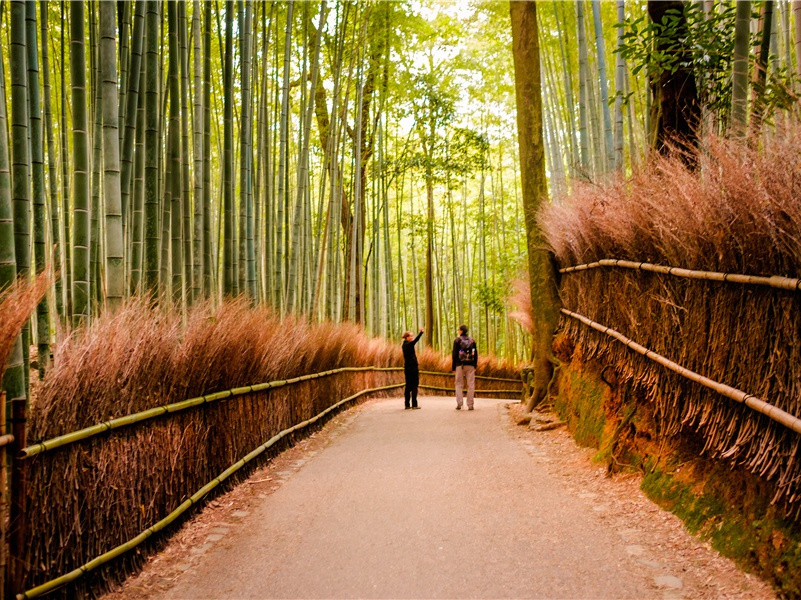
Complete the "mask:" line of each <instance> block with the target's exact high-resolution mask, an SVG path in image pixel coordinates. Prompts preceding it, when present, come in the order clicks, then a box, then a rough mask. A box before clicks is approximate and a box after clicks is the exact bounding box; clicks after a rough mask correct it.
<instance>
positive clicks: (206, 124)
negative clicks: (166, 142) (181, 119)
mask: <svg viewBox="0 0 801 600" xmlns="http://www.w3.org/2000/svg"><path fill="white" fill-rule="evenodd" d="M204 4H205V9H206V12H205V15H204V22H205V25H204V28H203V198H202V203H203V295H204V297H209V296H211V295H212V283H213V279H212V273H213V271H214V269H213V264H212V239H211V238H212V225H211V218H212V215H211V8H212V5H211V3H209V2H204ZM198 93H200V92H199V91H198Z"/></svg>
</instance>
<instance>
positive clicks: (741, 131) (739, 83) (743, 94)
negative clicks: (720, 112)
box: [729, 0, 751, 138]
mask: <svg viewBox="0 0 801 600" xmlns="http://www.w3.org/2000/svg"><path fill="white" fill-rule="evenodd" d="M750 34H751V2H750V0H740V1H739V2H737V15H736V20H735V27H734V66H733V70H732V91H731V124H730V126H729V129H730V131H731V134H732V135H733V136H734V137H736V138H743V137H745V134H746V130H747V128H746V124H747V119H748V61H749V50H750V49H749V44H750Z"/></svg>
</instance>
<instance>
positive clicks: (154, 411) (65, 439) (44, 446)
mask: <svg viewBox="0 0 801 600" xmlns="http://www.w3.org/2000/svg"><path fill="white" fill-rule="evenodd" d="M402 370H403V368H402V367H340V368H338V369H332V370H330V371H324V372H322V373H312V374H310V375H301V376H300V377H294V378H292V379H287V380H285V381H269V382H266V383H259V384H255V385H249V386H244V387H238V388H234V389H232V390H224V391H222V392H215V393H213V394H207V395H205V396H198V397H197V398H189V399H188V400H182V401H180V402H174V403H172V404H166V405H163V406H157V407H154V408H149V409H147V410H144V411H141V412H138V413H132V414H130V415H125V416H123V417H117V418H116V419H110V420H108V421H104V422H103V423H98V424H96V425H92V426H90V427H85V428H84V429H79V430H77V431H72V432H70V433H65V434H64V435H60V436H57V437H54V438H50V439H49V440H44V441H42V442H39V443H37V444H33V445H31V446H28V447H26V448H23V449H22V451H21V452H20V454H19V458H23V459H24V458H31V457H32V456H36V455H37V454H41V453H43V452H49V451H50V450H54V449H56V448H60V447H62V446H67V445H69V444H74V443H75V442H79V441H82V440H85V439H88V438H90V437H94V436H96V435H100V434H101V433H104V432H106V431H110V430H112V429H119V428H120V427H127V426H129V425H133V424H135V423H141V422H142V421H148V420H150V419H155V418H156V417H160V416H162V415H165V414H168V413H169V414H172V413H177V412H181V411H183V410H187V409H189V408H194V407H196V406H200V405H201V404H208V403H211V402H216V401H218V400H225V399H226V398H231V397H234V396H244V395H246V394H250V393H253V392H259V391H263V390H268V389H273V388H279V387H284V386H286V385H291V384H295V383H300V382H301V381H308V380H310V379H316V378H318V377H327V376H330V375H336V374H337V373H345V372H363V371H402Z"/></svg>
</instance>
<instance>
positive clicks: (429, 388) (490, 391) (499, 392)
mask: <svg viewBox="0 0 801 600" xmlns="http://www.w3.org/2000/svg"><path fill="white" fill-rule="evenodd" d="M417 387H420V388H423V389H426V390H440V391H443V392H453V391H454V388H452V387H436V386H433V385H418V386H417ZM465 389H467V386H465ZM520 391H521V390H475V394H476V396H477V395H479V394H507V393H515V392H520Z"/></svg>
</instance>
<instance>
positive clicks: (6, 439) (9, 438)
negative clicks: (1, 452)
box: [0, 433, 14, 448]
mask: <svg viewBox="0 0 801 600" xmlns="http://www.w3.org/2000/svg"><path fill="white" fill-rule="evenodd" d="M13 443H14V436H13V435H11V434H10V433H7V434H5V435H0V448H2V447H3V446H8V445H10V444H13Z"/></svg>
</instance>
